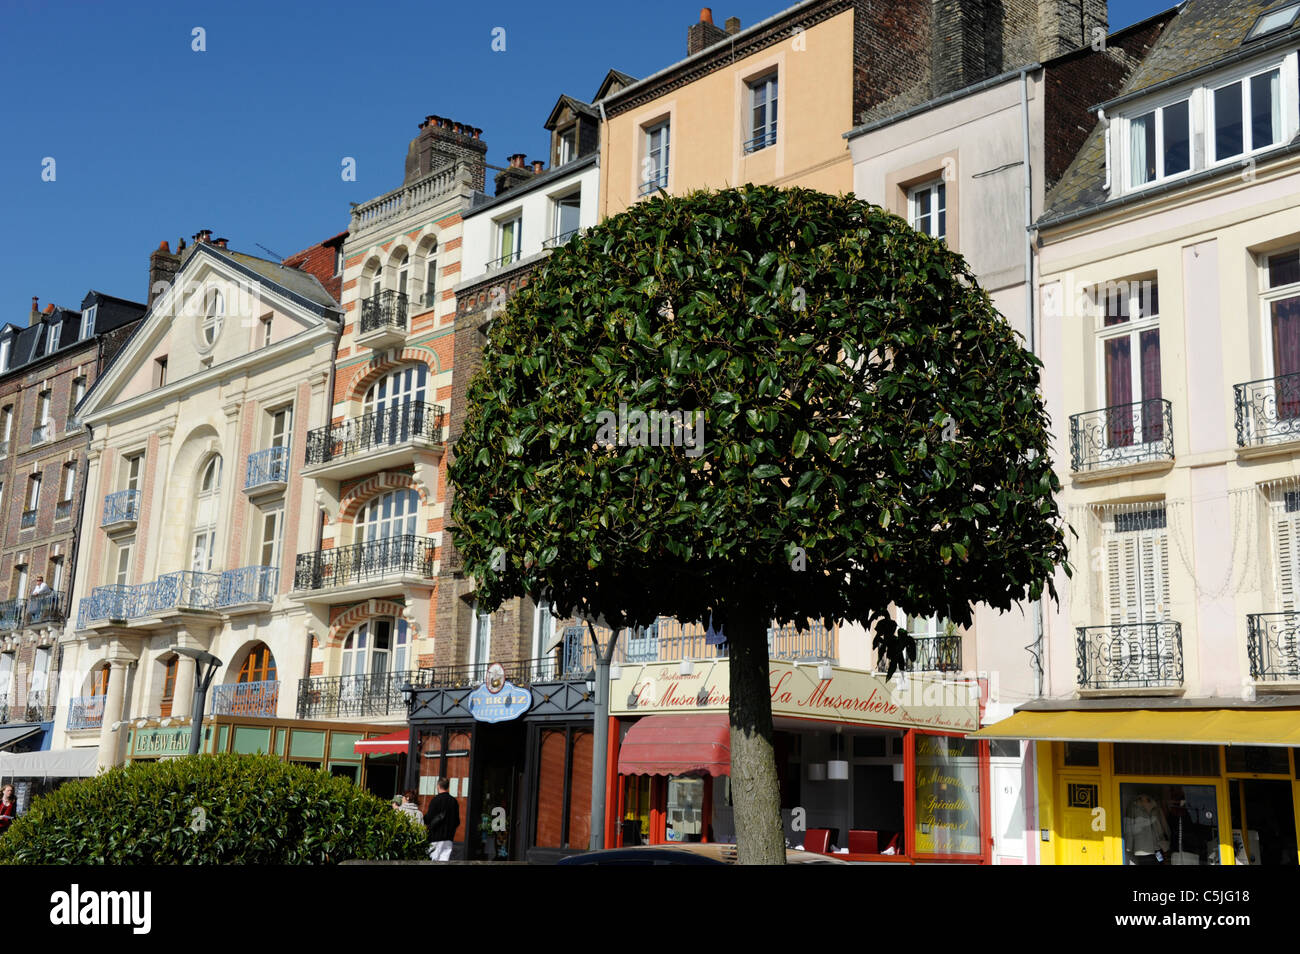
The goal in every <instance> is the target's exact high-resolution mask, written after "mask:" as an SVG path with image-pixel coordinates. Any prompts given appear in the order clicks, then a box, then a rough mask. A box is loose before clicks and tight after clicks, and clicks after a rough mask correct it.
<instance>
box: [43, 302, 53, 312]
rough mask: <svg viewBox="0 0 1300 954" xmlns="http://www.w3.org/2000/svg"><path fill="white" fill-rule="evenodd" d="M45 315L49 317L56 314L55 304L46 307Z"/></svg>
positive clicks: (51, 303)
mask: <svg viewBox="0 0 1300 954" xmlns="http://www.w3.org/2000/svg"><path fill="white" fill-rule="evenodd" d="M45 314H47V315H52V314H54V302H50V303H49V304H48V305H46V306H45Z"/></svg>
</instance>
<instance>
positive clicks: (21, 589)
mask: <svg viewBox="0 0 1300 954" xmlns="http://www.w3.org/2000/svg"><path fill="white" fill-rule="evenodd" d="M25 596H27V564H26V563H19V564H18V565H17V566H15V567H14V598H15V599H22V598H23V597H25Z"/></svg>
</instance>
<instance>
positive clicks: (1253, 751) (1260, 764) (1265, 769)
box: [1224, 745, 1291, 775]
mask: <svg viewBox="0 0 1300 954" xmlns="http://www.w3.org/2000/svg"><path fill="white" fill-rule="evenodd" d="M1224 753H1225V755H1226V756H1227V762H1228V771H1229V772H1254V773H1257V774H1259V775H1290V774H1291V762H1290V760H1289V759H1288V758H1287V754H1286V749H1284V748H1282V747H1281V746H1275V745H1230V746H1228V747H1227V748H1226V749H1225V750H1224Z"/></svg>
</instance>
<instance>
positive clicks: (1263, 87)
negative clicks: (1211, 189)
mask: <svg viewBox="0 0 1300 954" xmlns="http://www.w3.org/2000/svg"><path fill="white" fill-rule="evenodd" d="M1210 110H1211V115H1212V117H1213V122H1212V124H1211V126H1210V128H1211V129H1212V130H1213V134H1214V145H1213V147H1212V148H1213V152H1212V155H1213V156H1214V161H1215V162H1223V161H1225V160H1228V159H1235V158H1237V157H1238V156H1240V155H1243V154H1244V153H1250V152H1255V151H1257V150H1260V149H1267V148H1268V147H1269V146H1274V145H1276V144H1277V143H1278V142H1279V141H1280V140H1281V138H1282V71H1281V70H1280V69H1271V70H1266V71H1265V72H1263V73H1256V74H1255V75H1254V76H1250V77H1247V78H1244V79H1240V80H1237V81H1236V82H1235V83H1228V84H1227V85H1226V86H1219V87H1217V88H1216V89H1215V90H1214V94H1213V95H1212V96H1211V97H1210Z"/></svg>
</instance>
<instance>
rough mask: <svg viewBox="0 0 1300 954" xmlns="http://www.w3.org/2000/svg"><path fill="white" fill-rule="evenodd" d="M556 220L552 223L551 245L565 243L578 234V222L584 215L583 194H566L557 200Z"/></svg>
mask: <svg viewBox="0 0 1300 954" xmlns="http://www.w3.org/2000/svg"><path fill="white" fill-rule="evenodd" d="M554 207H555V220H554V222H553V224H552V228H553V229H554V231H553V232H552V233H551V240H550V242H549V243H548V244H550V245H563V244H564V243H565V242H567V241H568V240H569V239H571V238H572V237H573V236H574V235H576V234H578V222H579V220H580V219H581V217H582V196H581V195H579V194H576V193H575V194H574V195H566V196H563V197H561V198H558V199H556V200H555V203H554Z"/></svg>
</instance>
